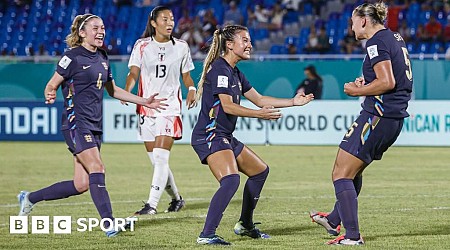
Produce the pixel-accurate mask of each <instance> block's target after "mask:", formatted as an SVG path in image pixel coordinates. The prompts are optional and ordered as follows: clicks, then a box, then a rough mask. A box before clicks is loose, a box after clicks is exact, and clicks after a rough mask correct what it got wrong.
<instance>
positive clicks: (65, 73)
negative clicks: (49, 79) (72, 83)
mask: <svg viewBox="0 0 450 250" xmlns="http://www.w3.org/2000/svg"><path fill="white" fill-rule="evenodd" d="M76 66H77V61H76V57H75V55H74V54H73V53H70V50H69V51H67V52H66V53H64V55H63V56H62V57H61V59H60V60H59V62H58V65H57V66H56V72H57V73H58V74H60V75H61V76H62V77H64V79H69V78H71V77H72V76H73V75H74V74H75V71H76V68H77V67H76Z"/></svg>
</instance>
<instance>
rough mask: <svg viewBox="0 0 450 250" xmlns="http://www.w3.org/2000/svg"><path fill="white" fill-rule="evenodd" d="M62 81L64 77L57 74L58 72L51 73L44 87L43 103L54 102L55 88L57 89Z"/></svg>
mask: <svg viewBox="0 0 450 250" xmlns="http://www.w3.org/2000/svg"><path fill="white" fill-rule="evenodd" d="M63 81H64V77H62V76H61V75H60V74H58V72H55V74H53V76H52V78H50V80H49V81H48V83H47V85H46V86H45V89H44V97H45V104H53V103H55V100H56V90H58V88H59V86H60V85H61V83H62V82H63Z"/></svg>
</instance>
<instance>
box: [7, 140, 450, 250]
mask: <svg viewBox="0 0 450 250" xmlns="http://www.w3.org/2000/svg"><path fill="white" fill-rule="evenodd" d="M251 148H252V149H253V150H254V151H255V152H256V153H258V154H259V155H260V156H261V157H262V158H263V159H264V160H265V161H266V162H267V163H268V164H269V166H270V167H271V172H270V175H269V178H268V181H267V183H266V186H265V188H264V190H263V192H262V195H261V199H260V201H259V203H258V207H257V210H256V211H255V221H260V222H262V224H261V225H260V228H261V229H262V230H263V231H265V232H267V233H269V234H270V235H271V236H272V238H271V239H269V240H252V239H250V238H242V237H238V236H236V235H234V233H233V231H232V228H233V226H234V224H235V223H236V220H237V219H238V218H239V214H240V206H241V200H242V198H241V197H242V188H243V186H244V185H243V184H244V181H245V178H241V186H240V188H239V190H238V192H237V193H236V195H235V197H234V198H233V200H232V201H231V203H230V205H229V207H228V209H227V210H226V211H225V213H224V217H223V219H222V223H221V224H220V226H219V228H218V230H217V233H218V234H219V235H221V236H223V237H224V238H225V239H226V240H229V241H231V242H232V243H233V245H232V246H231V247H232V248H233V249H329V248H330V247H332V246H325V245H324V244H323V243H324V242H326V241H327V240H329V239H331V238H330V237H328V236H327V235H326V234H325V230H323V229H322V228H321V227H319V226H317V225H315V224H313V223H311V221H310V219H309V216H308V211H309V210H310V209H312V208H315V209H318V210H323V211H328V210H329V209H331V208H332V206H333V204H334V199H335V198H334V190H333V186H332V183H331V181H330V172H331V167H332V164H333V161H334V157H335V154H336V150H337V147H328V146H327V147H325V146H324V147H319V146H251ZM449 155H450V154H449V148H437V147H428V148H424V147H393V148H391V149H390V150H389V151H388V152H387V153H386V154H385V155H384V159H383V160H382V161H380V162H375V163H374V164H372V165H371V166H370V167H369V168H368V169H367V170H366V172H365V175H364V185H363V189H362V192H361V195H360V197H359V211H360V213H359V218H360V229H361V232H362V235H363V237H364V239H365V241H366V245H365V246H362V248H367V249H450V171H449V170H450V165H449V160H450V156H449ZM102 156H103V160H104V162H105V164H106V168H107V175H106V176H107V186H108V191H109V194H110V196H111V200H112V203H113V211H114V215H115V216H116V217H126V216H128V215H130V214H131V213H132V212H134V211H136V210H137V209H140V207H141V206H142V200H146V199H147V197H148V190H149V185H150V183H149V182H150V181H151V176H152V168H151V167H150V165H149V160H148V159H147V156H146V154H145V152H144V147H143V145H141V144H104V145H103V147H102ZM72 168H73V167H72V160H71V157H70V154H69V153H68V151H67V150H66V147H65V145H64V144H63V143H19V142H14V143H12V142H0V176H1V181H0V239H1V240H0V248H2V249H42V248H45V249H62V248H64V249H144V248H145V249H188V248H209V247H208V246H203V247H202V246H198V245H197V244H196V241H195V240H196V238H197V236H198V234H199V233H200V231H201V230H202V227H203V222H204V220H205V216H206V212H207V208H208V204H209V200H210V199H211V197H212V195H213V193H214V192H215V190H216V189H217V187H218V184H217V182H216V181H215V179H214V178H213V176H212V175H211V173H210V171H209V170H208V168H207V167H204V166H202V165H201V164H200V163H199V162H198V159H197V157H196V155H195V153H194V152H193V150H192V149H191V147H190V146H188V145H175V146H174V148H173V150H172V155H171V168H172V170H173V172H174V175H175V178H176V181H177V185H178V187H179V190H180V191H181V194H182V196H183V197H184V198H185V199H186V202H187V206H186V208H185V209H184V210H182V211H181V212H179V213H171V214H164V213H160V214H158V215H155V216H147V217H144V218H140V220H139V222H138V223H137V225H136V230H135V231H134V232H125V233H123V234H121V235H119V236H118V237H116V238H111V239H108V238H106V237H105V235H104V233H103V232H101V231H100V229H96V230H94V231H93V232H77V231H76V230H75V228H76V227H77V225H76V224H75V223H73V224H72V227H73V229H72V231H73V233H72V234H69V235H55V234H48V235H32V234H28V235H11V234H10V233H9V216H11V215H17V212H18V205H17V200H16V195H17V193H18V192H19V191H20V190H30V191H31V190H36V189H39V188H42V187H44V186H48V185H50V184H52V183H54V182H57V181H60V180H67V179H70V178H72V171H73V170H72ZM168 202H169V197H168V196H167V195H166V194H164V195H163V197H162V199H161V202H160V205H159V207H158V209H159V211H164V209H166V207H167V204H168ZM32 215H48V216H54V215H65V216H68V215H70V216H72V220H73V221H75V219H76V218H81V217H98V214H97V211H96V209H95V207H94V205H93V203H92V202H91V198H90V195H89V194H88V193H85V194H83V195H80V196H76V197H71V198H68V199H64V200H58V201H48V202H42V203H39V204H37V205H36V206H35V208H34V210H33V213H32ZM50 231H51V232H52V230H50Z"/></svg>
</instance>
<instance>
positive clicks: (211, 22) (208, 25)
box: [202, 9, 218, 37]
mask: <svg viewBox="0 0 450 250" xmlns="http://www.w3.org/2000/svg"><path fill="white" fill-rule="evenodd" d="M217 23H218V22H217V20H216V18H215V17H214V14H213V11H212V9H208V10H206V12H205V14H204V15H203V28H202V29H203V31H205V32H207V34H209V35H208V36H207V37H210V36H212V34H213V33H214V31H215V30H216V26H217Z"/></svg>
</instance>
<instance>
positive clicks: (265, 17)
mask: <svg viewBox="0 0 450 250" xmlns="http://www.w3.org/2000/svg"><path fill="white" fill-rule="evenodd" d="M255 18H256V21H257V22H258V26H259V27H260V28H267V26H268V23H269V11H268V10H267V9H266V8H263V7H262V6H261V5H259V4H258V5H255Z"/></svg>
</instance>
